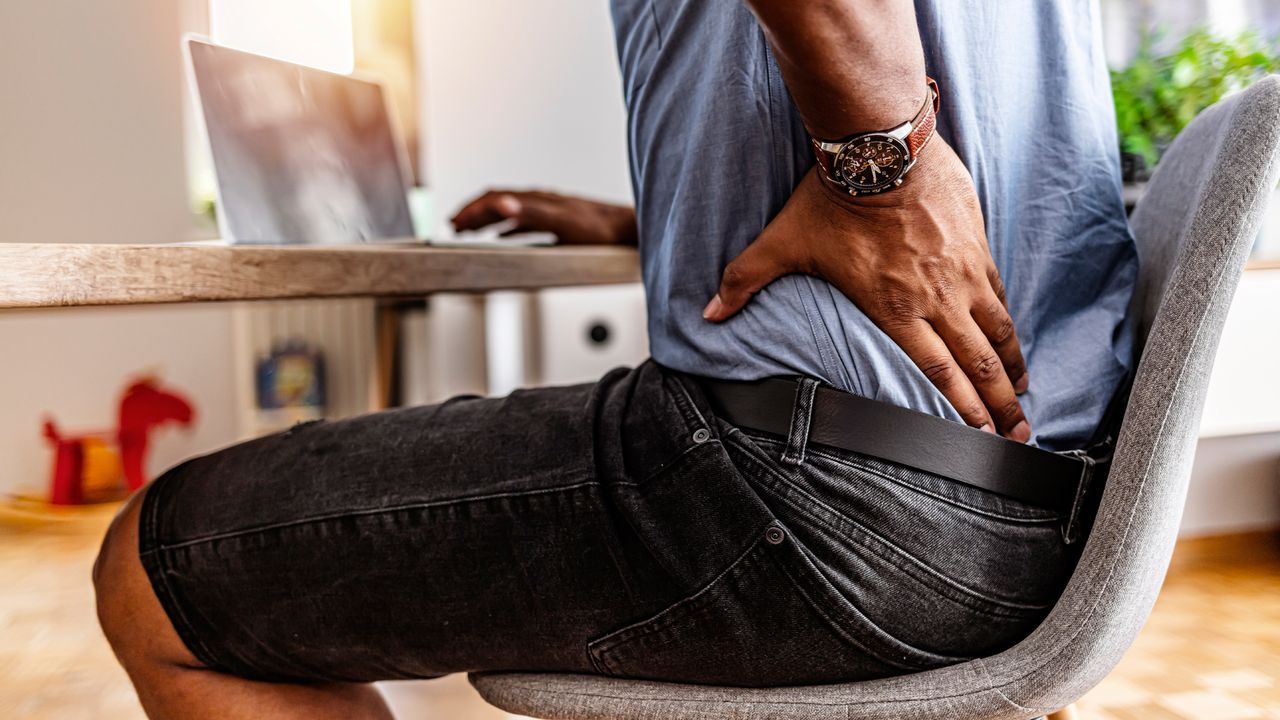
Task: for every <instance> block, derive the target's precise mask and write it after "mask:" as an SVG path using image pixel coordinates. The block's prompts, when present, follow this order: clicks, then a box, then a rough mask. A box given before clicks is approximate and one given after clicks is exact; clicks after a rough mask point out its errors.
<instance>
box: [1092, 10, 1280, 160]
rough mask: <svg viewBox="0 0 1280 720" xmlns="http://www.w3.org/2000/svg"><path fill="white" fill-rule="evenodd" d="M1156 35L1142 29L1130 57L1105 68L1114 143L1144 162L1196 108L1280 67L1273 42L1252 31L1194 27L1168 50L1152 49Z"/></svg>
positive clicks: (1156, 154) (1153, 157) (1154, 155)
mask: <svg viewBox="0 0 1280 720" xmlns="http://www.w3.org/2000/svg"><path fill="white" fill-rule="evenodd" d="M1159 39H1160V38H1158V37H1156V36H1155V33H1153V32H1151V31H1150V30H1147V31H1144V32H1143V34H1142V40H1141V44H1140V45H1139V48H1138V53H1137V55H1135V56H1134V58H1133V61H1132V62H1131V63H1130V64H1129V65H1128V66H1127V67H1124V68H1122V69H1119V70H1112V71H1111V89H1112V93H1113V94H1114V96H1115V104H1116V125H1117V127H1118V128H1119V131H1120V145H1121V147H1122V148H1123V149H1124V151H1125V152H1129V153H1134V154H1136V155H1141V156H1142V157H1143V159H1144V160H1145V161H1146V163H1147V166H1148V167H1152V166H1154V165H1155V164H1156V162H1157V161H1158V160H1159V159H1160V153H1161V152H1162V151H1163V149H1164V148H1165V147H1166V146H1168V144H1169V143H1170V142H1172V141H1173V138H1174V137H1175V136H1177V134H1178V133H1179V132H1180V131H1181V130H1182V128H1183V127H1185V126H1186V124H1187V123H1189V122H1191V120H1192V118H1194V117H1195V116H1196V115H1198V114H1199V113H1200V111H1201V110H1204V109H1205V108H1207V107H1209V106H1210V105H1212V104H1214V103H1215V102H1217V101H1218V100H1219V99H1221V98H1222V96H1223V95H1226V94H1228V93H1232V92H1235V91H1237V90H1240V89H1243V88H1244V87H1245V86H1247V85H1248V84H1249V83H1251V82H1253V81H1254V80H1257V79H1258V78H1260V77H1262V76H1264V75H1267V74H1269V73H1273V72H1276V71H1277V70H1280V50H1278V49H1277V47H1276V43H1275V42H1274V41H1265V40H1263V39H1262V38H1261V37H1259V36H1258V35H1257V33H1253V32H1245V33H1241V34H1240V35H1238V36H1236V37H1234V38H1219V37H1216V36H1214V35H1213V34H1211V33H1210V32H1209V31H1208V30H1205V29H1199V30H1195V31H1193V32H1191V33H1189V34H1188V35H1187V36H1186V37H1184V38H1182V41H1181V42H1180V43H1178V45H1177V46H1175V47H1174V48H1173V49H1172V50H1170V51H1168V52H1160V51H1157V50H1156V49H1155V45H1156V43H1157V41H1158V40H1159Z"/></svg>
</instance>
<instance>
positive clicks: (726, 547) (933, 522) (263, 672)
mask: <svg viewBox="0 0 1280 720" xmlns="http://www.w3.org/2000/svg"><path fill="white" fill-rule="evenodd" d="M800 425H802V423H801V424H800ZM794 435H795V436H793V437H790V438H780V437H765V436H753V435H751V434H748V433H745V432H743V431H741V430H740V429H737V428H734V427H732V426H730V425H728V424H727V423H725V422H723V421H721V420H719V419H717V418H716V417H715V416H714V415H713V414H712V413H711V411H710V409H709V407H708V405H707V402H706V401H705V399H704V398H703V396H702V395H701V393H700V391H699V390H698V387H697V385H696V383H694V382H692V381H691V380H690V379H689V378H687V377H683V376H681V375H679V374H678V373H674V372H671V371H669V370H666V369H664V368H661V367H659V366H658V365H656V364H654V363H652V362H649V363H645V364H643V365H641V366H640V367H639V368H636V369H634V370H617V371H614V372H612V373H610V374H609V375H608V376H606V377H605V378H604V379H602V380H601V381H600V382H599V383H596V384H594V385H584V386H578V387H566V388H546V389H536V390H526V391H520V392H516V393H514V394H512V395H511V396H509V397H506V398H501V399H479V398H458V399H454V400H451V401H449V402H446V403H444V404H442V405H436V406H431V407H419V408H410V409H403V410H392V411H388V412H383V413H377V414H373V415H368V416H364V417H360V418H355V419H352V420H344V421H340V422H319V423H311V424H305V425H300V426H298V427H295V428H294V429H292V430H289V431H287V432H284V433H281V434H278V435H274V436H271V437H266V438H262V439H259V440H254V441H251V442H247V443H244V444H241V445H238V446H236V447H233V448H230V449H228V450H224V451H221V452H217V453H214V454H212V455H208V456H206V457H202V458H197V459H194V460H191V461H189V462H187V463H184V464H183V465H180V466H178V467H177V468H174V469H173V470H171V471H169V472H168V473H166V474H165V475H164V476H163V477H161V478H160V479H158V480H157V481H156V482H155V483H154V484H153V485H152V486H151V487H150V489H149V491H148V494H147V496H146V498H145V501H144V503H143V508H142V520H141V523H142V525H141V541H140V546H141V547H140V550H141V557H142V561H143V564H144V566H145V567H146V569H147V572H148V574H149V576H150V578H151V582H152V586H153V587H154V588H155V591H156V593H157V595H158V596H159V598H160V600H161V602H162V604H163V605H164V608H165V610H166V612H167V613H168V615H169V618H170V619H171V620H172V621H173V624H174V626H175V627H176V628H177V631H178V633H179V634H180V635H181V637H182V639H183V641H184V642H185V643H186V644H187V646H188V647H189V648H190V649H191V651H192V652H193V653H194V654H195V655H196V657H197V658H199V659H200V660H201V661H202V662H204V663H205V664H207V665H209V666H211V667H213V668H216V669H220V670H223V671H226V672H230V673H234V674H238V675H243V676H246V677H252V678H260V679H274V680H295V681H319V680H325V681H328V680H343V681H372V680H385V679H397V678H418V677H430V676H436V675H441V674H445V673H450V672H457V671H473V670H532V671H553V672H586V673H604V674H609V675H617V676H624V677H637V678H652V679H660V680H672V681H684V682H697V683H714V684H725V685H739V686H764V685H788V684H802V683H821V682H830V681H840V680H851V679H863V678H872V677H878V676H887V675H897V674H904V673H910V672H913V671H917V670H921V669H925V668H930V667H936V666H940V665H945V664H949V663H954V662H958V661H960V660H963V659H965V658H968V657H971V656H975V655H981V654H986V653H990V652H993V651H996V650H999V649H1001V648H1003V647H1005V646H1007V645H1010V644H1012V643H1014V642H1016V641H1017V640H1018V639H1020V638H1021V637H1023V636H1024V635H1025V634H1027V633H1028V632H1029V631H1030V630H1031V629H1033V628H1034V627H1035V625H1036V624H1037V623H1038V622H1039V621H1040V620H1041V619H1042V617H1043V616H1044V615H1045V614H1046V612H1047V610H1048V608H1049V607H1050V605H1051V604H1052V603H1053V601H1054V600H1055V598H1056V597H1057V595H1058V594H1059V592H1060V591H1061V588H1062V586H1063V584H1064V583H1065V581H1066V579H1067V576H1068V575H1069V573H1070V570H1071V568H1072V567H1073V563H1074V561H1075V554H1074V552H1073V551H1072V549H1071V548H1068V547H1066V546H1065V545H1063V543H1062V541H1061V538H1060V536H1059V532H1058V523H1059V522H1060V518H1059V517H1057V516H1056V515H1054V514H1053V513H1051V512H1048V511H1045V510H1041V509H1038V508H1034V507H1030V506H1027V505H1023V504H1021V503H1018V502H1016V501H1012V500H1008V499H1005V498H1002V497H999V496H996V495H992V494H989V493H986V492H983V491H981V490H977V489H974V488H970V487H967V486H963V485H959V484H956V483H953V482H950V481H947V480H943V479H940V478H937V477H933V476H929V475H925V474H923V473H920V472H916V471H913V470H909V469H906V468H902V467H895V466H891V465H887V464H885V463H883V462H879V461H876V460H872V459H869V458H866V457H862V456H857V455H854V454H852V453H846V452H842V451H835V450H832V449H829V448H823V447H820V446H817V445H812V444H808V443H806V442H805V438H804V437H803V434H801V433H798V432H797V433H794Z"/></svg>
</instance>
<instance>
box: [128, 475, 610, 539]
mask: <svg viewBox="0 0 1280 720" xmlns="http://www.w3.org/2000/svg"><path fill="white" fill-rule="evenodd" d="M593 486H594V487H598V486H600V482H599V481H596V480H588V481H585V482H578V483H573V484H570V485H560V486H557V487H550V488H538V489H537V490H526V491H519V492H505V493H491V494H488V495H472V496H467V497H459V498H452V499H449V500H438V501H432V502H421V503H410V504H406V505H395V506H391V507H380V508H369V509H367V510H356V511H344V512H338V513H330V514H327V515H315V516H312V517H307V518H298V519H295V520H288V521H284V522H277V523H268V524H265V525H259V526H256V527H250V528H242V529H240V530H232V531H228V532H222V533H212V534H210V535H205V536H202V537H198V538H190V539H187V540H183V541H181V542H177V543H172V544H157V546H156V547H155V548H153V549H152V551H153V552H154V551H158V550H178V549H181V548H185V547H190V546H193V545H200V544H203V543H207V542H213V541H215V540H228V539H231V538H236V537H243V536H245V535H252V534H254V533H260V532H265V531H268V530H280V529H283V528H289V527H297V526H300V525H309V524H313V523H320V522H326V521H329V520H342V519H344V518H355V517H369V516H371V515H379V514H382V513H395V512H403V511H405V510H425V509H429V508H436V507H446V506H450V505H462V504H467V503H473V502H483V501H485V500H500V499H503V498H513V497H529V496H533V495H550V494H553V493H558V492H567V491H570V490H580V489H582V488H586V487H593Z"/></svg>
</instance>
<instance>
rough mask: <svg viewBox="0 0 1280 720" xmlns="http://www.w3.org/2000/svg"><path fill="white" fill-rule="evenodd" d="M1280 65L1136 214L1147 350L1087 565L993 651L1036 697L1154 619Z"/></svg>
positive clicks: (1275, 156)
mask: <svg viewBox="0 0 1280 720" xmlns="http://www.w3.org/2000/svg"><path fill="white" fill-rule="evenodd" d="M1278 179H1280V76H1271V77H1267V78H1265V79H1263V80H1261V81H1259V82H1257V83H1255V84H1254V85H1253V86H1251V87H1250V88H1248V89H1247V90H1245V91H1244V92H1241V93H1237V94H1235V95H1233V96H1231V97H1228V98H1225V99H1223V100H1222V101H1221V102H1219V103H1218V104H1216V105H1214V106H1213V107H1211V108H1209V109H1208V110H1206V111H1204V112H1203V113H1201V114H1200V116H1199V117H1197V118H1196V119H1195V120H1194V121H1193V122H1192V123H1191V124H1190V125H1188V126H1187V128H1186V129H1185V130H1184V131H1183V132H1182V133H1181V134H1180V135H1179V136H1178V138H1177V140H1176V141H1175V142H1174V143H1173V145H1172V146H1171V147H1170V148H1169V150H1168V152H1167V153H1166V154H1165V156H1164V158H1163V159H1162V160H1161V162H1160V165H1159V166H1158V167H1157V169H1156V172H1155V174H1154V175H1153V177H1152V178H1151V182H1150V183H1149V184H1148V186H1147V190H1146V193H1145V194H1144V195H1143V197H1142V199H1141V201H1140V202H1139V203H1138V207H1137V208H1136V209H1135V212H1134V215H1133V220H1132V222H1133V230H1134V234H1135V236H1136V237H1137V240H1138V250H1139V259H1140V263H1141V269H1140V271H1139V282H1138V286H1137V289H1136V292H1135V297H1134V302H1133V312H1134V316H1135V319H1136V321H1137V323H1138V332H1139V338H1140V339H1141V343H1140V346H1141V347H1142V355H1141V360H1140V362H1139V364H1138V369H1137V375H1136V376H1135V379H1134V386H1133V393H1132V395H1131V396H1130V399H1129V405H1128V408H1127V411H1126V413H1125V418H1124V424H1123V426H1122V428H1121V432H1120V438H1119V442H1118V444H1117V448H1116V455H1115V460H1114V462H1113V465H1112V470H1111V477H1110V479H1109V480H1108V483H1107V488H1106V491H1105V493H1104V494H1103V498H1102V504H1101V508H1100V510H1099V513H1098V517H1097V520H1096V522H1095V524H1094V529H1093V531H1092V534H1091V536H1090V537H1089V540H1088V542H1087V544H1086V546H1085V549H1084V554H1083V556H1082V558H1081V561H1080V564H1079V566H1078V568H1077V569H1076V572H1075V574H1074V575H1073V576H1072V579H1071V582H1070V583H1069V585H1068V586H1067V589H1066V591H1065V592H1064V594H1063V597H1062V599H1061V600H1060V601H1059V603H1058V604H1057V606H1056V607H1055V608H1054V610H1053V612H1052V613H1051V614H1050V616H1049V617H1048V618H1047V619H1046V620H1045V622H1044V623H1043V624H1042V625H1041V627H1040V628H1039V629H1037V630H1036V632H1035V633H1033V634H1032V635H1031V636H1030V637H1028V638H1027V639H1026V640H1025V641H1023V642H1022V643H1020V644H1019V645H1017V646H1016V647H1014V648H1012V649H1011V650H1009V651H1007V652H1005V653H1002V654H1001V655H997V656H995V657H992V658H987V659H986V660H985V661H983V662H984V664H985V665H986V668H987V670H988V671H989V672H990V673H991V675H992V679H993V685H994V687H996V688H997V689H999V690H1000V691H1001V692H1002V693H1003V694H1004V695H1005V696H1006V697H1007V698H1009V700H1010V701H1012V702H1013V703H1015V704H1017V705H1021V706H1023V707H1028V708H1050V709H1051V708H1054V707H1059V706H1062V705H1065V704H1067V703H1070V702H1072V701H1074V700H1075V699H1077V698H1078V697H1080V696H1081V695H1083V694H1084V692H1086V691H1087V690H1088V689H1089V688H1091V687H1093V686H1094V685H1095V684H1096V683H1097V682H1099V681H1100V680H1102V678H1103V677H1105V676H1106V675H1107V674H1108V673H1109V672H1110V671H1111V670H1112V669H1113V668H1114V666H1115V665H1116V663H1118V662H1119V660H1120V658H1121V656H1122V655H1123V654H1124V652H1125V650H1127V649H1128V647H1129V645H1130V644H1131V643H1132V642H1133V639H1134V637H1135V636H1136V635H1137V633H1138V631H1139V630H1140V629H1141V628H1142V625H1143V624H1144V623H1145V622H1146V619H1147V616H1148V615H1149V613H1150V611H1151V607H1152V605H1153V604H1154V602H1155V598H1156V595H1157V594H1158V592H1159V590H1160V586H1161V584H1162V583H1163V581H1164V574H1165V571H1166V570H1167V569H1168V565H1169V558H1170V555H1171V554H1172V551H1173V545H1174V541H1175V540H1176V538H1177V532H1178V525H1179V522H1180V520H1181V517H1182V507H1183V503H1184V501H1185V498H1186V489H1187V481H1188V479H1189V477H1190V473H1191V461H1192V458H1193V456H1194V453H1195V445H1196V435H1197V431H1198V429H1199V424H1200V413H1201V410H1202V409H1203V406H1204V396H1205V392H1206V390H1207V387H1208V381H1209V372H1210V370H1211V369H1212V366H1213V360H1214V355H1215V353H1216V351H1217V346H1218V339H1219V337H1220V336H1221V333H1222V327H1223V324H1224V323H1225V321H1226V315H1227V310H1228V309H1229V307H1230V304H1231V299H1232V297H1233V295H1234V294H1235V290H1236V287H1237V285H1238V284H1239V280H1240V275H1241V273H1242V272H1243V270H1244V265H1245V261H1246V259H1247V258H1248V255H1249V251H1250V249H1251V247H1252V246H1253V242H1254V239H1255V238H1256V236H1257V233H1258V229H1259V227H1260V225H1261V219H1262V214H1263V212H1264V211H1265V209H1266V204H1267V201H1268V200H1269V199H1270V196H1271V193H1272V191H1273V189H1274V188H1275V187H1276V183H1277V180H1278Z"/></svg>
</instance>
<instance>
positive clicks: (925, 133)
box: [907, 77, 942, 162]
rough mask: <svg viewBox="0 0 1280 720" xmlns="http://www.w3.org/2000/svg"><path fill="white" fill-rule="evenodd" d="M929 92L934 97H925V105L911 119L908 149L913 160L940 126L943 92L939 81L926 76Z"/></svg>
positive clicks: (913, 160)
mask: <svg viewBox="0 0 1280 720" xmlns="http://www.w3.org/2000/svg"><path fill="white" fill-rule="evenodd" d="M925 82H926V83H927V84H928V85H929V92H930V93H932V94H933V98H932V99H930V98H925V101H924V107H922V108H920V112H919V114H917V115H916V117H915V119H914V120H912V121H911V134H910V135H907V149H908V150H910V151H911V161H912V162H915V160H916V158H917V157H919V156H920V151H921V150H923V149H924V146H925V145H928V144H929V140H931V139H932V138H933V131H934V130H936V129H937V127H938V110H939V109H940V108H941V107H942V93H940V92H938V83H937V81H935V80H934V79H933V78H931V77H927V78H925Z"/></svg>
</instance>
